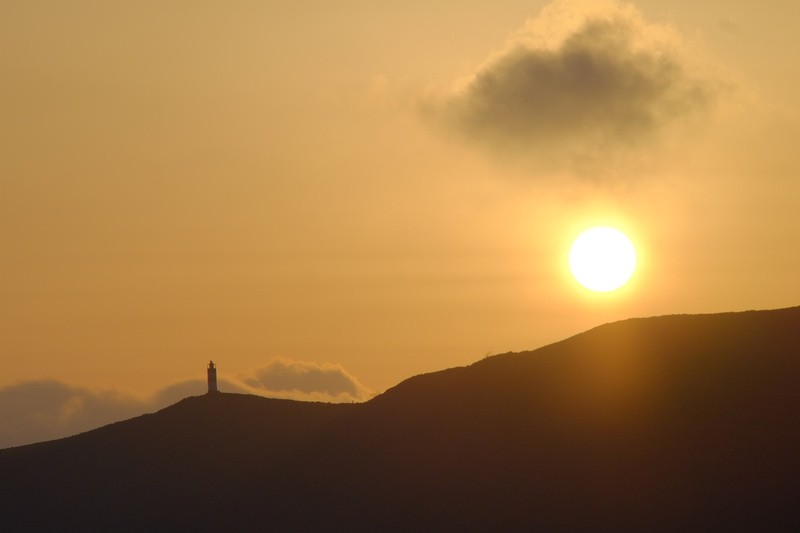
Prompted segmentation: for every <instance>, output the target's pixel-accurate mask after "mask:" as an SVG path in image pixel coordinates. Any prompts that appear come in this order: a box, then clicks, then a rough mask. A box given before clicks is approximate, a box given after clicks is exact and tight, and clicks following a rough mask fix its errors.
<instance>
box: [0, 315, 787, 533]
mask: <svg viewBox="0 0 800 533" xmlns="http://www.w3.org/2000/svg"><path fill="white" fill-rule="evenodd" d="M798 332H800V307H795V308H789V309H781V310H774V311H749V312H742V313H722V314H714V315H679V316H664V317H654V318H643V319H630V320H625V321H621V322H616V323H612V324H607V325H603V326H600V327H597V328H595V329H592V330H590V331H587V332H585V333H581V334H579V335H576V336H574V337H571V338H569V339H566V340H564V341H561V342H558V343H555V344H552V345H549V346H545V347H543V348H540V349H538V350H534V351H530V352H521V353H508V354H502V355H497V356H493V357H488V358H485V359H483V360H481V361H478V362H476V363H474V364H472V365H470V366H467V367H460V368H452V369H448V370H443V371H440V372H435V373H432V374H425V375H421V376H416V377H413V378H410V379H408V380H406V381H404V382H402V383H400V384H398V385H397V386H396V387H394V388H392V389H390V390H388V391H386V392H385V393H384V394H382V395H380V396H377V397H376V398H374V399H373V400H371V401H369V402H366V403H363V404H323V403H304V402H295V401H289V400H275V399H266V398H260V397H254V396H246V395H236V394H224V393H220V394H212V395H207V396H201V397H191V398H187V399H185V400H183V401H181V402H178V403H177V404H175V405H173V406H170V407H168V408H166V409H163V410H161V411H159V412H157V413H153V414H149V415H144V416H140V417H137V418H134V419H131V420H127V421H124V422H119V423H116V424H112V425H109V426H105V427H103V428H99V429H97V430H94V431H90V432H87V433H84V434H81V435H77V436H74V437H69V438H65V439H61V440H57V441H51V442H45V443H39V444H34V445H29V446H22V447H19V448H12V449H7V450H0V510H2V512H0V515H2V516H3V522H4V523H5V524H9V525H10V527H11V529H12V530H13V529H27V530H30V529H42V528H45V529H53V530H55V529H59V530H63V529H78V528H84V529H95V530H96V529H107V530H141V529H145V528H151V529H152V528H156V529H171V530H210V529H219V528H225V529H244V530H261V529H276V530H321V529H324V530H338V529H350V528H370V529H373V530H381V529H395V530H397V529H400V530H411V529H420V528H424V529H427V530H465V529H466V530H489V529H492V530H498V529H500V530H508V529H532V528H545V529H553V528H557V529H567V528H569V529H576V528H580V529H589V528H591V529H632V528H637V529H653V528H656V529H673V530H674V529H686V528H692V529H698V528H709V527H711V528H716V529H722V528H728V529H730V528H734V527H735V528H737V529H741V528H751V529H764V528H767V527H776V526H778V527H780V526H783V527H789V526H796V525H798V524H800V510H798V509H797V506H796V504H795V500H796V496H797V494H800V457H798V454H797V450H799V449H800V387H798V384H800V343H799V342H798V340H799V339H798V337H799V335H798Z"/></svg>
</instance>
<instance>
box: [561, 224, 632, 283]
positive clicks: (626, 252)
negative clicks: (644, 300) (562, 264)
mask: <svg viewBox="0 0 800 533" xmlns="http://www.w3.org/2000/svg"><path fill="white" fill-rule="evenodd" d="M569 269H570V271H571V272H572V275H573V276H574V277H575V280H576V281H577V282H578V283H580V284H581V285H583V286H584V287H586V288H587V289H589V290H590V291H595V292H610V291H613V290H615V289H619V288H620V287H622V286H623V285H625V284H626V283H627V282H628V280H629V279H630V278H631V276H632V275H633V272H634V271H635V270H636V249H635V248H634V247H633V243H632V242H631V240H630V239H629V238H628V237H627V236H626V235H625V234H624V233H622V232H621V231H619V230H618V229H615V228H610V227H607V226H599V227H594V228H590V229H587V230H586V231H584V232H583V233H581V234H580V235H578V238H577V239H575V242H573V243H572V248H571V249H570V251H569Z"/></svg>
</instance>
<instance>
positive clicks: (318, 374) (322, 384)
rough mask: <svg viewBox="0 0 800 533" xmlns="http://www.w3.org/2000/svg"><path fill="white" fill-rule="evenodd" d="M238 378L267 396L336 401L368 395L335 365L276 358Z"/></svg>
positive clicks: (352, 399)
mask: <svg viewBox="0 0 800 533" xmlns="http://www.w3.org/2000/svg"><path fill="white" fill-rule="evenodd" d="M240 378H241V379H242V381H243V383H245V384H246V385H248V386H250V387H252V388H253V389H255V390H258V391H261V392H262V394H269V395H281V394H284V395H285V394H289V395H291V396H295V397H296V396H298V395H300V396H304V397H310V398H313V399H321V400H324V399H326V398H327V399H328V400H336V401H359V400H364V399H367V398H368V397H369V395H370V391H369V390H368V389H367V388H366V387H364V386H363V385H362V384H361V383H359V381H358V380H357V379H356V378H355V377H353V376H352V375H350V374H349V373H348V372H347V371H346V370H345V369H344V368H342V366H341V365H338V364H330V363H323V364H318V363H312V362H308V361H295V360H291V359H281V358H278V359H274V360H273V361H271V362H270V363H269V364H267V365H265V366H263V367H261V368H259V369H256V370H254V371H252V372H250V373H248V374H244V375H242V376H240Z"/></svg>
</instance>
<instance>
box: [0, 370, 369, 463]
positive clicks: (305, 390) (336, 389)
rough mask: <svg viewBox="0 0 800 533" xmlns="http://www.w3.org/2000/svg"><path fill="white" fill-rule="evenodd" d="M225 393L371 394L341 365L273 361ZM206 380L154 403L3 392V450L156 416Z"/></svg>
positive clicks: (225, 384)
mask: <svg viewBox="0 0 800 533" xmlns="http://www.w3.org/2000/svg"><path fill="white" fill-rule="evenodd" d="M218 387H219V390H220V391H222V392H233V393H241V394H256V395H260V396H266V397H273V398H289V399H294V400H301V401H324V402H350V401H363V400H366V399H368V398H369V397H371V395H372V393H371V391H369V390H368V389H367V388H366V387H364V386H363V385H362V384H361V383H359V381H358V380H357V379H356V378H355V377H353V376H352V375H350V374H349V373H348V372H347V371H346V370H345V369H344V368H342V366H341V365H333V364H317V363H310V362H304V361H294V360H290V359H274V360H273V361H271V362H270V363H268V364H267V365H266V366H263V367H261V368H258V369H256V370H252V371H249V372H245V373H243V374H240V375H235V376H224V375H222V376H220V379H219V382H218ZM206 390H207V384H206V380H205V378H202V379H201V378H194V379H186V380H182V381H179V382H176V383H173V384H170V385H168V386H166V387H163V388H161V389H160V390H158V391H157V392H156V393H155V394H153V395H152V396H150V397H149V398H144V399H143V398H139V397H136V396H134V395H132V394H127V393H124V392H120V391H117V390H110V389H104V390H101V389H92V388H88V387H80V386H74V385H70V384H67V383H64V382H61V381H57V380H36V381H26V382H22V383H17V384H14V385H8V386H5V387H0V420H2V421H3V423H2V424H0V448H8V447H11V446H20V445H23V444H30V443H33V442H41V441H46V440H52V439H57V438H61V437H66V436H69V435H75V434H77V433H82V432H84V431H88V430H91V429H94V428H97V427H100V426H104V425H106V424H110V423H113V422H117V421H119V420H125V419H128V418H132V417H135V416H138V415H141V414H144V413H148V412H153V411H157V410H159V409H163V408H164V407H167V406H169V405H172V404H174V403H176V402H178V401H180V400H182V399H184V398H187V397H189V396H199V395H201V394H205V393H206Z"/></svg>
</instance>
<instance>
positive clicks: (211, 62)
mask: <svg viewBox="0 0 800 533" xmlns="http://www.w3.org/2000/svg"><path fill="white" fill-rule="evenodd" d="M546 5H547V2H542V1H535V0H527V1H517V0H509V1H500V2H430V1H426V2H399V3H394V4H393V5H391V6H386V5H383V3H380V2H378V3H376V2H366V1H355V0H354V1H345V2H336V3H331V2H314V3H312V4H309V3H297V2H283V1H273V2H246V1H239V0H232V1H229V2H224V3H223V2H209V1H205V0H201V1H197V2H191V3H183V2H179V3H169V5H166V4H164V3H163V2H148V1H145V2H136V3H129V4H128V5H120V4H118V3H112V4H109V3H106V2H98V1H81V0H78V1H76V2H54V1H46V0H42V1H32V2H17V3H13V4H12V5H9V6H6V7H5V8H4V15H3V17H2V20H0V27H1V31H0V67H2V72H3V80H4V81H3V83H2V84H0V117H2V120H0V135H2V139H0V141H2V142H0V146H2V151H3V154H2V157H0V220H1V221H2V223H0V242H2V247H3V252H2V255H0V272H1V273H2V275H0V295H1V296H2V298H1V299H0V339H2V340H0V343H2V344H0V352H1V353H2V361H3V370H4V371H3V374H2V377H0V393H1V392H2V391H3V390H4V389H2V387H4V386H6V387H7V386H11V385H14V384H16V385H20V384H24V383H27V382H28V381H30V380H35V379H56V380H59V381H61V382H63V383H65V384H68V385H70V386H74V387H88V388H91V389H93V390H94V389H98V388H99V389H103V390H112V389H113V390H116V391H120V394H132V395H140V396H146V395H151V394H154V393H155V392H156V391H158V390H161V389H163V388H164V387H168V386H170V385H172V384H175V383H178V382H180V381H181V380H183V379H187V378H202V377H203V372H204V368H205V364H206V362H207V360H208V359H211V358H213V359H214V360H215V361H216V362H217V363H218V366H219V369H220V376H221V377H224V378H227V379H229V380H233V381H236V382H237V383H248V381H247V380H248V379H250V380H251V384H252V383H255V381H252V379H254V378H252V376H256V375H258V376H265V375H266V374H265V372H267V371H266V370H264V369H265V368H268V369H272V370H274V367H271V366H269V365H270V364H275V358H281V359H280V361H283V362H285V364H286V365H287V368H288V367H291V366H292V365H299V366H295V367H292V368H295V371H296V373H297V374H298V375H301V377H302V376H309V375H312V370H315V371H318V372H322V373H325V372H332V373H340V374H342V375H345V377H346V379H350V380H352V381H353V382H354V383H356V384H357V387H356V388H354V389H352V390H357V391H358V392H357V393H350V392H348V393H342V394H344V396H341V395H340V396H339V398H338V399H349V398H356V399H360V398H363V397H367V396H368V395H369V394H371V393H374V392H381V391H383V390H385V389H386V388H387V387H390V386H392V385H394V384H396V383H398V382H399V381H401V380H403V379H405V378H407V377H410V376H412V375H415V374H418V373H422V372H427V371H433V370H438V369H442V368H445V367H450V366H455V365H464V364H468V363H471V362H473V361H475V360H477V359H480V358H481V357H483V356H484V355H486V354H487V353H501V352H505V351H509V350H524V349H532V348H536V347H538V346H541V345H543V344H546V343H548V342H552V341H556V340H559V339H561V338H564V337H566V336H569V335H572V334H574V333H577V332H580V331H582V330H585V329H588V328H590V327H593V326H595V325H598V324H600V323H604V322H608V321H611V320H616V319H621V318H626V317H630V316H643V315H660V314H668V313H697V312H711V311H726V310H741V309H763V308H776V307H785V306H790V305H797V304H798V303H800V283H798V282H797V272H798V271H800V251H798V250H800V248H799V247H798V246H797V243H798V242H800V222H799V221H798V214H797V212H798V211H797V209H798V207H799V206H800V182H799V181H798V180H797V177H798V174H799V173H800V156H799V155H798V152H797V150H796V147H795V145H796V139H797V138H798V133H799V132H800V108H798V105H797V103H796V95H797V94H798V93H800V57H798V56H800V42H799V41H798V37H797V36H796V25H797V24H796V23H797V21H798V20H800V7H798V4H797V3H796V2H789V1H785V2H770V4H769V8H768V9H767V8H766V7H765V6H763V5H759V4H757V3H753V2H744V1H741V2H736V1H734V2H731V1H725V2H722V1H711V2H702V3H700V2H690V1H684V0H680V1H673V2H664V1H663V0H662V1H655V0H651V1H641V2H637V3H636V4H635V5H631V4H617V3H615V2H607V3H605V4H604V3H598V2H583V3H581V2H561V3H556V4H553V5H550V6H549V7H548V8H547V9H545V11H542V8H543V7H545V6H546ZM587 6H593V7H590V8H587ZM598 6H599V7H598ZM576 57H577V58H581V57H582V58H586V57H591V58H592V61H593V62H590V63H591V64H588V65H587V64H577V66H576V63H575V62H574V60H575V58H576ZM632 80H633V81H632ZM596 224H605V225H609V224H610V225H616V226H618V227H620V228H621V229H623V230H625V231H626V232H627V233H628V234H629V235H630V236H631V238H632V239H633V240H634V242H635V243H636V245H637V247H638V249H639V260H640V268H639V270H638V271H637V273H636V274H635V276H634V279H633V280H632V282H631V283H630V284H629V285H628V286H627V287H626V288H625V289H623V290H621V291H619V292H615V293H612V294H609V295H604V296H597V295H590V294H588V293H587V292H586V291H584V290H582V289H580V288H579V287H578V286H576V285H575V283H574V282H573V281H572V280H571V279H570V278H569V274H568V271H567V267H566V257H567V251H568V248H569V244H570V241H571V239H572V238H574V237H575V236H576V235H577V234H578V233H579V232H580V231H581V230H582V229H584V228H585V227H588V226H591V225H596ZM281 368H283V367H281ZM298 369H299V370H298ZM272 370H271V371H272ZM259 372H261V373H260V374H259ZM320 375H321V374H320ZM259 379H260V378H259ZM265 379H266V378H265ZM259 383H262V385H263V386H262V385H259V387H261V388H260V389H259V391H261V392H264V393H269V394H273V393H274V394H278V395H280V394H283V395H290V396H292V395H293V397H314V398H317V399H320V398H321V399H325V398H328V397H334V396H336V394H338V393H339V392H342V391H338V390H334V389H330V390H327V389H326V390H327V392H326V390H322V389H319V390H317V389H314V388H313V387H311V388H309V389H308V391H305V392H304V391H303V390H299V389H298V390H294V392H292V391H287V390H284V391H282V392H281V391H277V392H276V390H275V389H274V388H273V389H270V387H274V385H268V384H266V383H267V382H266V381H263V382H259ZM331 390H333V393H332V394H329V393H330V392H331ZM306 392H308V393H309V394H306ZM351 392H352V391H351ZM0 396H2V394H0Z"/></svg>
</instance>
